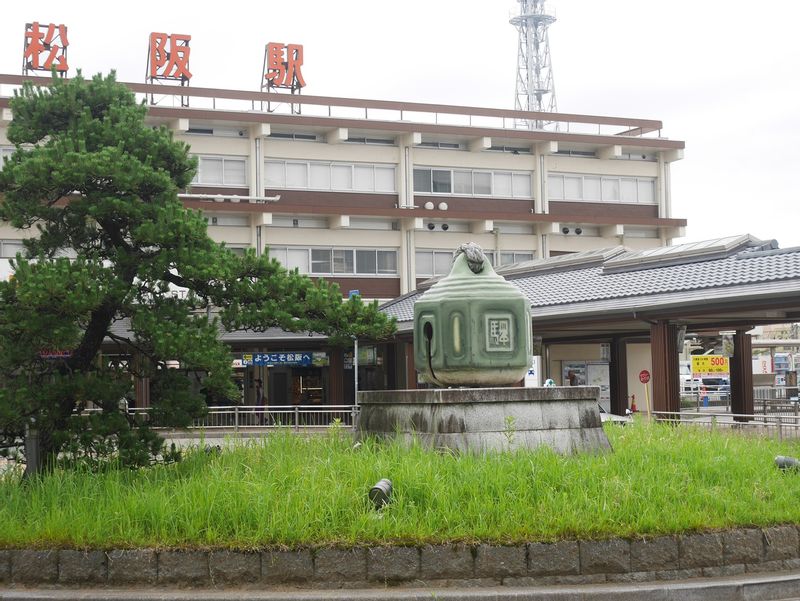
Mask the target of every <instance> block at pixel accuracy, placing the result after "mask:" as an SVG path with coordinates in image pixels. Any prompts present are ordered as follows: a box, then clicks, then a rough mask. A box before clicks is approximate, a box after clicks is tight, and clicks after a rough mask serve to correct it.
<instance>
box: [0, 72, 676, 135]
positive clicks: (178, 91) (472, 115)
mask: <svg viewBox="0 0 800 601" xmlns="http://www.w3.org/2000/svg"><path fill="white" fill-rule="evenodd" d="M23 81H31V82H33V84H34V85H37V86H44V85H48V84H49V83H50V78H49V77H33V76H22V75H10V74H9V75H0V86H3V94H7V95H8V96H11V93H13V91H14V90H16V89H19V88H20V87H21V85H22V82H23ZM125 85H127V86H128V88H129V89H130V90H131V91H133V92H134V93H135V94H136V96H137V98H138V99H139V100H143V99H146V98H149V97H150V96H151V95H152V96H155V97H157V98H158V99H159V102H158V103H157V104H156V105H151V108H155V109H160V108H161V109H167V108H176V109H183V102H184V99H187V98H191V108H192V109H211V110H219V111H235V112H251V113H252V112H269V113H271V114H273V115H279V116H284V117H286V116H288V117H294V116H295V115H296V112H297V111H298V110H300V108H302V116H303V117H306V118H308V117H320V118H323V119H324V118H330V117H335V118H337V119H354V120H359V121H375V122H378V123H380V122H383V123H400V124H402V123H419V124H433V125H442V126H448V125H451V126H464V127H483V128H489V129H501V130H517V129H518V128H517V126H516V123H517V122H518V121H520V120H523V121H534V122H535V121H541V120H543V119H544V120H546V121H547V122H549V123H558V125H559V127H558V129H559V131H560V132H561V133H568V134H585V135H597V136H610V137H618V138H622V139H628V140H630V139H635V138H646V139H648V140H659V141H660V143H661V145H663V146H665V147H675V148H682V143H681V142H675V141H671V140H668V139H666V138H662V137H661V127H662V123H661V121H657V120H652V119H637V118H631V117H609V116H604V115H578V114H573V113H542V112H535V111H517V110H511V109H497V108H483V107H472V106H452V105H440V104H430V103H421V102H397V101H390V100H369V99H362V98H335V97H329V96H312V95H305V94H292V95H290V94H281V93H276V92H258V91H248V90H223V89H218V88H200V87H191V86H173V85H159V84H143V83H131V82H126V83H125ZM6 90H7V92H6ZM186 114H187V115H188V114H189V113H186ZM273 120H274V119H273Z"/></svg>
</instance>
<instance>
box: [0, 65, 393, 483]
mask: <svg viewBox="0 0 800 601" xmlns="http://www.w3.org/2000/svg"><path fill="white" fill-rule="evenodd" d="M11 109H12V111H13V115H14V119H13V121H12V123H11V124H10V125H9V128H8V134H7V135H8V139H9V140H10V141H11V142H12V143H13V144H14V145H15V147H16V150H15V152H14V153H13V154H12V156H11V157H10V159H9V160H8V161H7V162H6V164H5V166H4V168H3V170H2V171H0V194H2V204H0V218H1V219H3V220H4V221H6V222H8V223H10V224H11V225H12V226H13V227H15V228H19V229H20V230H23V231H24V233H25V235H26V236H28V239H27V240H26V242H25V253H23V255H18V256H17V258H16V260H15V261H14V268H15V274H14V277H13V278H12V280H10V281H8V282H0V448H3V447H6V448H10V447H14V446H15V445H17V444H18V443H19V442H20V440H21V439H22V437H24V436H25V433H26V431H28V430H30V429H34V430H35V431H37V432H38V436H39V444H40V448H41V454H40V455H41V456H40V461H39V464H38V465H34V466H32V467H33V468H39V467H42V466H45V465H52V461H53V460H54V459H55V458H56V457H57V456H59V454H64V453H73V454H75V453H77V454H86V455H88V456H92V457H95V456H96V457H101V456H105V455H109V454H110V455H118V457H119V459H120V460H122V461H124V462H126V463H129V464H131V465H142V464H144V463H147V462H149V461H152V460H153V459H154V458H155V457H157V456H158V455H159V453H160V452H161V446H160V443H159V441H158V439H157V437H155V436H154V435H152V433H149V432H148V431H147V429H146V424H144V423H143V422H142V421H141V420H138V421H137V420H134V419H133V418H132V417H130V416H128V417H126V416H125V415H124V413H122V412H121V411H120V406H121V403H120V401H121V399H124V398H126V397H130V396H131V395H132V390H133V388H132V387H133V380H134V378H135V377H147V378H149V380H150V383H151V402H152V405H153V412H154V414H155V415H156V416H157V418H158V420H159V423H160V424H164V425H167V424H172V425H175V426H182V425H186V424H188V423H189V422H190V420H191V419H192V418H193V417H196V416H199V415H201V414H202V413H203V412H204V410H205V407H206V402H207V401H209V400H212V399H226V398H229V397H230V396H231V395H232V394H233V393H234V390H233V387H232V384H231V379H230V376H231V373H230V372H231V366H230V363H231V361H230V354H229V351H228V349H227V348H226V347H225V346H224V345H223V344H221V343H220V342H219V340H218V332H219V326H220V324H221V325H223V326H225V327H226V328H250V329H252V330H256V331H263V330H266V329H267V328H270V327H274V326H277V327H281V328H284V329H286V330H291V331H311V332H319V333H323V334H327V335H329V336H330V337H331V338H332V339H333V341H334V342H335V341H343V340H349V339H350V338H351V337H352V336H358V337H361V338H373V339H380V338H384V337H386V336H388V335H390V334H391V333H392V331H393V330H394V324H393V322H391V321H390V320H388V319H387V318H386V317H385V316H384V315H383V314H381V313H380V312H379V311H378V310H377V306H376V305H374V304H372V305H367V304H364V303H362V302H361V300H360V299H358V298H355V299H352V300H349V301H346V302H345V301H343V299H342V294H341V292H340V290H339V289H338V287H336V286H335V285H331V284H329V283H326V282H324V281H313V280H311V279H309V278H307V277H305V276H303V275H300V274H298V273H296V272H287V271H286V270H285V269H284V268H283V267H281V266H280V264H278V263H277V262H276V261H274V260H271V259H269V258H268V257H267V256H266V253H265V256H261V257H258V256H256V254H255V253H254V252H249V253H248V254H246V255H245V256H244V257H239V256H236V255H234V254H233V253H232V252H230V251H229V250H228V249H226V248H225V247H224V245H220V244H218V243H216V242H214V241H212V240H211V239H210V238H209V237H208V235H207V232H206V223H205V220H204V218H203V217H202V215H201V214H200V213H199V212H194V211H189V210H187V209H185V208H184V207H183V206H182V204H181V202H180V200H179V199H178V197H177V193H178V191H179V190H181V189H184V188H186V187H187V186H188V184H189V183H190V182H191V179H192V177H193V175H194V172H195V168H196V160H195V159H194V158H193V157H191V156H190V155H189V153H188V150H189V149H188V146H187V145H186V144H184V143H182V142H178V141H176V140H174V139H173V137H172V134H171V132H170V131H168V130H167V129H166V128H164V127H160V128H159V127H156V128H153V127H151V126H149V125H146V124H145V115H146V112H147V109H146V106H145V105H144V104H140V103H137V102H136V99H135V97H134V96H133V94H132V93H131V92H130V91H129V90H128V89H127V88H126V87H125V86H124V85H121V84H119V83H117V82H116V81H115V76H114V74H113V73H112V74H111V75H109V76H107V77H103V76H100V75H98V76H95V77H93V78H92V79H91V80H86V79H84V78H83V77H81V76H80V75H78V76H77V77H75V78H73V79H71V80H69V81H65V80H63V79H59V78H54V79H53V81H52V84H51V85H50V86H49V87H47V88H45V89H40V88H37V87H35V86H33V85H31V84H26V85H25V86H24V88H23V89H22V90H21V91H20V92H19V93H17V94H16V95H15V97H14V98H13V99H12V101H11ZM176 286H177V287H181V288H184V289H187V290H188V294H186V295H185V296H181V297H177V296H175V295H173V294H172V293H171V291H172V290H173V289H174V287H176ZM208 307H214V308H215V309H214V311H213V312H212V313H211V314H212V315H213V317H212V318H209V316H208V315H209V313H207V311H206V309H207V308H208ZM122 319H127V320H128V321H129V323H130V327H131V330H132V333H133V335H132V336H130V337H129V336H128V335H127V333H120V332H121V331H122V332H124V330H122V329H120V328H116V329H115V328H114V325H115V324H116V323H117V322H118V321H120V320H122ZM104 340H105V341H108V340H111V341H113V343H114V345H115V348H114V349H113V353H112V354H113V355H114V356H115V357H119V359H116V360H113V361H112V360H110V359H108V358H107V357H104V356H103V355H102V354H101V353H100V350H101V345H102V344H103V342H104ZM48 349H56V350H67V351H71V355H70V356H69V357H65V358H63V359H60V360H56V361H53V360H51V359H44V358H42V357H41V353H42V351H44V350H48ZM168 361H178V362H180V369H167V368H166V367H167V362H168ZM197 374H202V386H201V385H200V383H199V382H197ZM201 389H202V392H200V390H201ZM90 404H91V405H92V406H96V407H101V408H102V411H101V412H100V413H99V414H95V415H93V416H92V417H91V419H84V418H83V417H82V418H80V419H79V420H76V417H77V416H79V415H80V414H81V413H82V412H84V411H85V409H86V408H87V407H88V406H90Z"/></svg>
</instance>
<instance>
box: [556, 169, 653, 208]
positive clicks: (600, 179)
mask: <svg viewBox="0 0 800 601" xmlns="http://www.w3.org/2000/svg"><path fill="white" fill-rule="evenodd" d="M655 185H656V183H655V179H654V178H652V177H611V176H597V175H562V174H557V173H553V174H550V175H549V176H548V178H547V187H548V191H549V196H550V199H551V200H585V201H590V202H591V201H594V202H624V203H631V204H635V203H645V204H652V203H654V202H655Z"/></svg>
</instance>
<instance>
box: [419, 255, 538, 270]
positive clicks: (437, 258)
mask: <svg viewBox="0 0 800 601" xmlns="http://www.w3.org/2000/svg"><path fill="white" fill-rule="evenodd" d="M484 254H485V255H486V258H487V259H489V263H491V264H492V266H493V267H497V266H500V265H510V264H512V263H520V262H522V261H531V260H533V257H534V254H533V253H532V252H530V251H500V252H496V251H493V250H488V251H487V250H484ZM416 261H417V276H418V277H433V276H439V275H447V274H448V273H450V267H451V265H452V264H453V253H452V252H448V251H441V250H418V251H417V252H416Z"/></svg>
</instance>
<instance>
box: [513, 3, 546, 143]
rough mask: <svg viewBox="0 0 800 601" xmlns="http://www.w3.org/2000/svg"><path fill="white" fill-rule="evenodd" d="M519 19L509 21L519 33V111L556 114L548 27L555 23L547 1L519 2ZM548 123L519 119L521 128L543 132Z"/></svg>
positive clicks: (517, 94) (516, 102)
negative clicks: (548, 12) (549, 13)
mask: <svg viewBox="0 0 800 601" xmlns="http://www.w3.org/2000/svg"><path fill="white" fill-rule="evenodd" d="M518 2H519V16H516V17H514V18H512V19H511V20H510V21H509V22H510V23H511V24H512V25H513V26H514V27H516V28H517V31H518V32H519V49H518V51H517V93H516V101H515V108H516V109H517V110H519V111H544V112H549V113H554V112H556V110H557V109H556V88H555V83H554V81H553V67H552V65H551V63H550V43H549V41H548V37H547V28H548V27H549V26H550V25H551V24H552V23H554V22H555V20H556V18H555V17H554V16H553V15H548V14H547V12H546V11H545V6H544V4H545V0H518ZM546 123H547V122H544V121H538V120H537V121H530V120H527V119H526V120H520V121H518V122H517V123H516V125H517V126H518V127H527V128H529V129H534V128H536V129H541V128H542V127H544V126H545V124H546Z"/></svg>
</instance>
